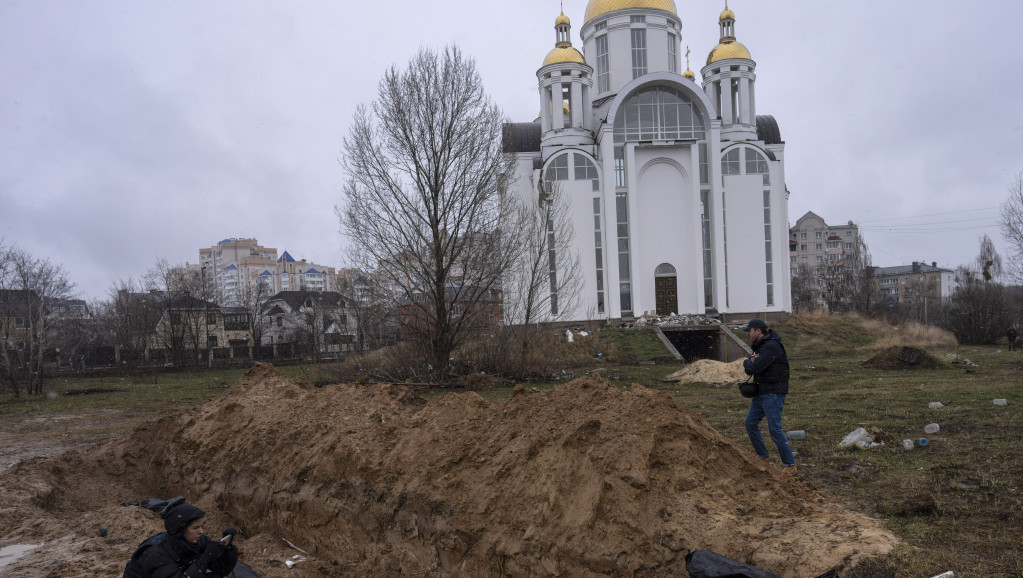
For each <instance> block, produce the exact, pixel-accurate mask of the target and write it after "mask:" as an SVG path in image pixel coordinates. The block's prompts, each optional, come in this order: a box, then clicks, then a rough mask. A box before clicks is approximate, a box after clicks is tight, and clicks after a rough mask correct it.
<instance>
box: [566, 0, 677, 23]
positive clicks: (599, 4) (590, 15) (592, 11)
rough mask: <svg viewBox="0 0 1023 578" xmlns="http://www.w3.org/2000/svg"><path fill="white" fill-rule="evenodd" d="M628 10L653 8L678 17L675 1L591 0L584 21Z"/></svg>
mask: <svg viewBox="0 0 1023 578" xmlns="http://www.w3.org/2000/svg"><path fill="white" fill-rule="evenodd" d="M626 8H653V9H655V10H664V11H666V12H671V13H672V14H675V15H676V16H677V15H678V11H677V10H675V0H590V3H589V4H587V5H586V17H585V18H584V21H585V22H589V21H590V20H593V19H594V18H596V17H597V16H600V15H602V14H607V13H608V12H614V11H615V10H624V9H626Z"/></svg>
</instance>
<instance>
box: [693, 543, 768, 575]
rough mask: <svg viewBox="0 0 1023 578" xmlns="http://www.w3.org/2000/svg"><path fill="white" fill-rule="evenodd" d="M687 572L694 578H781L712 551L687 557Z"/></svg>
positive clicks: (699, 551) (695, 552)
mask: <svg viewBox="0 0 1023 578" xmlns="http://www.w3.org/2000/svg"><path fill="white" fill-rule="evenodd" d="M686 570H687V571H688V572H689V575H690V576H691V577H692V578H781V576H778V575H777V574H771V573H770V572H764V571H763V570H757V569H756V568H754V567H753V566H750V565H748V564H743V563H742V562H739V561H737V560H732V559H731V558H726V557H724V556H722V555H721V554H715V553H714V552H711V551H710V550H694V551H692V552H690V553H689V554H688V555H686Z"/></svg>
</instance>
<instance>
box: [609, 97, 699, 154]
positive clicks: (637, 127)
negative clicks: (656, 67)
mask: <svg viewBox="0 0 1023 578" xmlns="http://www.w3.org/2000/svg"><path fill="white" fill-rule="evenodd" d="M706 138H707V132H706V124H705V122H704V119H703V115H702V114H701V113H700V110H699V108H697V106H696V104H695V103H694V102H693V100H691V99H690V98H689V96H688V95H687V94H686V93H685V92H683V91H682V90H679V89H678V88H676V87H675V86H671V85H666V84H651V85H647V86H645V87H644V88H643V89H642V90H639V91H636V92H634V93H632V94H630V95H629V96H628V98H626V99H625V100H624V101H623V102H622V104H621V105H620V106H619V107H618V110H617V112H616V113H615V122H614V142H615V144H621V143H624V142H625V141H633V142H635V141H653V140H696V141H706Z"/></svg>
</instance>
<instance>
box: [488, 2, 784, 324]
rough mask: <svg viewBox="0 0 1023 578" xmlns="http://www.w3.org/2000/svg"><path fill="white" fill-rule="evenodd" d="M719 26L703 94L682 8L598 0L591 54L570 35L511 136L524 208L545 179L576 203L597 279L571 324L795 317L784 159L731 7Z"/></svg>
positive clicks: (576, 223)
mask: <svg viewBox="0 0 1023 578" xmlns="http://www.w3.org/2000/svg"><path fill="white" fill-rule="evenodd" d="M719 27H720V34H721V36H720V43H719V44H718V45H717V46H716V47H714V48H713V49H712V50H711V51H710V54H709V56H708V58H707V63H706V65H705V66H704V67H703V68H702V69H701V71H700V74H701V77H702V78H701V80H700V81H697V80H696V77H695V74H694V73H693V72H692V71H691V70H689V64H688V57H687V52H688V50H682V46H684V43H683V42H682V38H681V30H682V21H681V19H680V18H679V16H678V13H677V11H676V8H675V3H674V1H673V0H590V1H589V4H588V6H587V8H586V13H585V17H584V19H583V25H582V28H581V39H582V50H581V51H580V50H579V49H577V48H575V47H574V46H573V45H572V41H571V37H570V31H571V22H570V20H569V18H568V17H567V16H565V14H564V13H562V14H561V15H559V16H558V17H557V19H556V20H555V32H556V35H555V47H554V49H552V50H551V51H550V52H549V53H548V54H547V57H546V59H545V60H544V61H543V65H542V66H541V67H540V69H539V70H538V71H537V80H538V86H539V94H540V110H541V113H540V116H539V118H538V119H536V120H535V121H533V122H523V123H510V124H508V125H506V126H505V150H506V151H508V152H510V153H513V154H514V155H515V159H516V170H517V180H516V183H515V185H514V186H515V187H516V189H515V191H516V193H517V194H519V195H521V197H522V198H523V199H524V200H526V201H529V200H532V202H533V203H536V200H537V198H538V197H537V191H538V185H539V184H540V182H541V179H543V180H544V181H548V182H552V183H556V185H557V187H558V189H559V191H560V194H561V195H562V196H563V199H564V201H565V202H566V203H567V209H568V212H569V215H570V222H571V226H572V227H573V228H574V231H573V233H574V241H573V243H574V250H575V251H577V254H578V257H579V263H580V264H581V276H582V279H581V281H582V286H581V289H580V294H579V295H578V296H577V300H578V302H579V304H578V305H577V306H576V310H575V311H573V312H570V314H569V315H568V318H569V319H573V320H584V319H593V320H616V319H622V320H628V319H631V318H634V317H638V316H640V315H643V314H647V313H650V314H654V313H657V314H669V313H683V314H698V315H710V316H716V317H719V318H722V319H724V320H731V319H741V318H748V317H750V316H754V315H757V316H762V317H768V318H775V317H778V316H780V315H782V314H784V313H786V312H788V311H790V310H791V297H790V290H789V249H788V243H787V239H788V193H787V190H786V187H785V170H784V169H785V166H784V148H785V145H784V142H783V141H782V140H781V138H780V132H779V130H778V125H777V123H776V122H775V120H774V118H773V117H771V116H758V115H757V110H756V91H755V84H756V74H755V70H756V63H755V62H754V60H753V59H752V57H751V55H750V52H749V50H747V49H746V47H745V46H743V45H742V44H741V43H740V42H738V41H737V40H736V36H735V15H734V13H733V12H732V11H731V10H729V9H728V6H727V3H726V5H725V10H724V12H722V13H721V16H720V19H719ZM683 59H685V66H684V67H683ZM555 233H556V232H555ZM562 313H565V312H562Z"/></svg>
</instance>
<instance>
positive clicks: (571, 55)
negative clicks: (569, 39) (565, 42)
mask: <svg viewBox="0 0 1023 578" xmlns="http://www.w3.org/2000/svg"><path fill="white" fill-rule="evenodd" d="M559 62H578V63H579V64H586V59H585V58H583V53H582V52H579V51H578V50H577V49H576V48H575V47H573V46H555V47H554V48H553V49H552V50H551V51H550V52H548V53H547V58H544V59H543V66H547V65H548V64H555V63H559Z"/></svg>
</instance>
